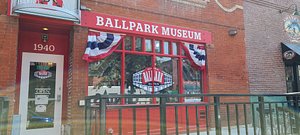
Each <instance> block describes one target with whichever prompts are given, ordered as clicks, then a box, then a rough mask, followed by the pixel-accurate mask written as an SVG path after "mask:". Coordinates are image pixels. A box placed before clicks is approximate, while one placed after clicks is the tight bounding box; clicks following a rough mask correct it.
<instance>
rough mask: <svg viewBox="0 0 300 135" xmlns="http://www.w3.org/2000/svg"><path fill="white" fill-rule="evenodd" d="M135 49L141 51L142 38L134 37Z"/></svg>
mask: <svg viewBox="0 0 300 135" xmlns="http://www.w3.org/2000/svg"><path fill="white" fill-rule="evenodd" d="M135 50H136V51H142V38H140V37H136V39H135Z"/></svg>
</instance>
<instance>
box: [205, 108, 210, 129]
mask: <svg viewBox="0 0 300 135" xmlns="http://www.w3.org/2000/svg"><path fill="white" fill-rule="evenodd" d="M208 106H209V105H205V123H206V124H205V126H206V134H207V135H209V130H210V129H209V125H208V122H209V120H208V111H209V110H208Z"/></svg>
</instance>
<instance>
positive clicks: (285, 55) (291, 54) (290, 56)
mask: <svg viewBox="0 0 300 135" xmlns="http://www.w3.org/2000/svg"><path fill="white" fill-rule="evenodd" d="M294 57H295V52H294V51H292V50H289V51H285V52H284V53H283V58H285V59H287V60H290V59H293V58H294Z"/></svg>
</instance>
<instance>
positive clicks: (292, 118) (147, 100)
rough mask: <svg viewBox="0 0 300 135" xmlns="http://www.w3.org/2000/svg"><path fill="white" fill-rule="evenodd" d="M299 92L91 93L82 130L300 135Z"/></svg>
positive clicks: (89, 133) (102, 134)
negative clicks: (92, 94)
mask: <svg viewBox="0 0 300 135" xmlns="http://www.w3.org/2000/svg"><path fill="white" fill-rule="evenodd" d="M299 95H300V94H298V93H293V94H197V95H167V94H162V95H123V96H122V95H113V96H111V95H96V96H90V97H87V98H86V99H85V134H86V135H106V134H119V135H126V134H133V135H136V134H138V135H141V134H147V135H150V134H151V135H155V134H161V135H167V134H168V135H169V134H176V135H177V134H193V135H196V134H197V135H200V134H201V135H203V134H204V135H210V134H216V135H222V134H223V135H225V134H226V135H292V134H295V135H299V134H300V131H299V130H300V126H299V114H298V112H299V103H298V98H299ZM191 99H193V100H191ZM115 101H118V102H115ZM122 101H123V102H124V103H125V104H121V103H122ZM128 101H135V102H128ZM180 101H188V102H180ZM199 101H201V102H199ZM130 103H131V104H130ZM133 103H134V104H133Z"/></svg>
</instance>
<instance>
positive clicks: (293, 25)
mask: <svg viewBox="0 0 300 135" xmlns="http://www.w3.org/2000/svg"><path fill="white" fill-rule="evenodd" d="M284 31H285V32H286V33H287V35H288V36H289V37H290V38H291V40H292V41H299V40H300V20H299V19H298V18H297V17H294V16H289V17H287V18H286V19H285V20H284Z"/></svg>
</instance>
